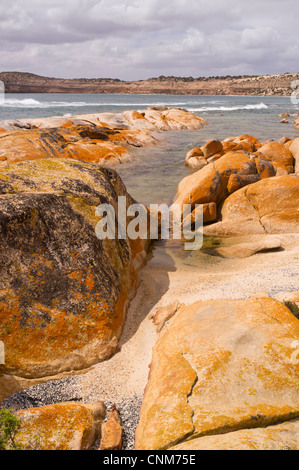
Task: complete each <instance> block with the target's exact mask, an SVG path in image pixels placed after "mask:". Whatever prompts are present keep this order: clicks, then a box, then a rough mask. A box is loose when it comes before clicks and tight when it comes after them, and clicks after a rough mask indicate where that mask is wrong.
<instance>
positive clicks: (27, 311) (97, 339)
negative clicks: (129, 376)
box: [0, 159, 147, 382]
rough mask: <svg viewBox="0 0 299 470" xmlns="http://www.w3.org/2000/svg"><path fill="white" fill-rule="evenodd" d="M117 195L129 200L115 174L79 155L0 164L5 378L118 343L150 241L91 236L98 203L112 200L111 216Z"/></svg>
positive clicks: (63, 365) (107, 352)
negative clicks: (69, 157)
mask: <svg viewBox="0 0 299 470" xmlns="http://www.w3.org/2000/svg"><path fill="white" fill-rule="evenodd" d="M118 196H124V197H126V198H127V206H129V205H131V204H132V203H133V202H134V201H133V199H132V198H131V197H130V196H129V194H128V193H127V192H126V189H125V186H124V184H123V183H122V181H121V179H120V178H119V176H118V175H117V173H116V172H115V171H113V170H110V169H104V168H99V167H98V166H97V165H92V164H88V163H83V162H80V161H77V160H71V159H44V160H32V161H28V162H24V163H19V164H15V165H10V166H8V167H7V168H6V169H2V170H1V171H0V234H1V245H0V341H3V343H4V345H5V367H4V370H2V372H3V374H6V376H8V375H11V376H14V377H17V378H19V377H21V378H25V379H35V378H45V377H49V376H54V375H56V374H60V373H63V372H66V371H75V370H80V369H84V368H87V367H89V366H90V365H92V364H95V363H97V362H99V361H103V360H105V359H107V358H109V357H111V355H113V354H114V353H116V352H117V351H118V350H119V346H118V339H119V338H120V335H121V333H122V328H123V325H124V321H125V315H126V311H127V308H128V305H129V302H130V300H131V299H132V297H133V296H134V294H135V291H136V287H137V283H138V273H137V270H138V269H139V268H140V266H141V265H142V263H145V261H146V248H147V241H141V240H140V239H137V240H136V241H132V240H130V239H129V238H126V239H124V240H118V238H117V237H116V239H113V240H110V239H107V240H100V239H98V238H97V236H96V226H97V224H98V223H99V221H100V219H99V216H97V215H96V212H95V211H96V208H97V207H98V206H99V205H100V204H103V203H105V204H110V205H112V207H114V209H115V211H116V216H117V208H118ZM116 220H117V219H116ZM127 223H128V220H127ZM1 380H2V381H3V380H4V381H5V375H4V376H2V378H0V382H1Z"/></svg>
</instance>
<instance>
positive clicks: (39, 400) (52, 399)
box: [2, 377, 81, 411]
mask: <svg viewBox="0 0 299 470" xmlns="http://www.w3.org/2000/svg"><path fill="white" fill-rule="evenodd" d="M77 382H78V377H68V378H65V379H62V380H53V381H50V382H46V383H44V384H40V385H35V386H34V387H31V388H29V389H27V390H23V391H21V392H18V393H16V394H14V395H11V396H10V397H9V398H6V399H5V400H3V402H2V407H3V408H12V409H13V410H15V411H18V410H24V409H26V408H39V407H41V406H47V405H55V404H56V403H63V402H66V401H80V400H81V396H80V392H79V390H78V389H77V388H76V385H77Z"/></svg>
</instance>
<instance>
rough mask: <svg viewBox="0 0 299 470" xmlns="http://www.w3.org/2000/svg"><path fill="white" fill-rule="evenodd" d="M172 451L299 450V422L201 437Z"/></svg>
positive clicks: (173, 448) (294, 421)
mask: <svg viewBox="0 0 299 470" xmlns="http://www.w3.org/2000/svg"><path fill="white" fill-rule="evenodd" d="M170 450H174V451H175V450H179V451H181V450H276V451H277V450H299V420H298V419H297V420H293V421H288V422H286V423H282V424H279V425H277V426H269V427H267V428H259V429H245V430H242V431H235V432H230V433H228V434H220V435H218V436H207V437H201V438H199V439H193V440H191V441H189V442H184V443H183V444H179V445H177V446H175V447H172V448H171V449H170Z"/></svg>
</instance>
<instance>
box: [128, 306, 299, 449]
mask: <svg viewBox="0 0 299 470" xmlns="http://www.w3.org/2000/svg"><path fill="white" fill-rule="evenodd" d="M298 338H299V321H298V320H297V319H296V318H295V317H294V316H293V315H292V313H291V312H290V311H289V310H288V309H287V308H286V307H285V306H284V305H282V304H281V303H280V302H278V301H276V300H273V299H271V298H269V297H256V298H254V299H250V300H227V301H226V300H222V301H221V300H219V301H216V300H215V301H206V302H196V303H195V304H192V305H189V306H187V307H184V306H183V307H181V308H180V309H179V310H177V311H176V313H175V315H174V317H173V318H172V319H171V320H170V322H169V323H168V325H167V326H165V327H164V329H163V330H162V333H161V334H160V336H159V338H158V341H157V343H156V345H155V347H154V350H153V360H152V365H151V371H150V377H149V382H148V385H147V388H146V391H145V396H144V400H143V404H142V408H141V417H140V422H139V425H138V428H137V431H136V449H137V450H163V449H170V448H171V447H173V446H175V445H178V444H180V445H181V447H180V448H181V449H182V448H186V449H188V448H189V447H188V446H189V442H190V443H192V442H194V440H195V439H199V442H200V439H201V438H202V437H204V436H208V435H210V434H225V433H232V432H234V431H237V430H241V429H251V428H261V427H265V426H272V425H275V424H277V423H281V422H284V421H289V420H292V419H294V418H296V417H298V416H299V406H298V380H299V365H298V363H296V362H294V361H292V354H293V351H294V350H293V343H294V341H295V340H296V339H298ZM199 445H200V444H199ZM184 446H186V447H184ZM191 448H192V444H191Z"/></svg>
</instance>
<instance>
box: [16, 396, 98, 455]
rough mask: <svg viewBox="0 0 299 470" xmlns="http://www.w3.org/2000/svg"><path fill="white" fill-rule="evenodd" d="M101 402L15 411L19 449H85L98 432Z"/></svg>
mask: <svg viewBox="0 0 299 470" xmlns="http://www.w3.org/2000/svg"><path fill="white" fill-rule="evenodd" d="M105 416H106V408H105V406H104V404H103V403H94V404H92V405H83V404H78V403H72V402H69V403H59V404H57V405H50V406H45V407H42V408H30V409H26V410H22V411H18V412H17V417H18V419H19V420H20V422H21V429H20V431H19V433H18V434H17V438H16V442H17V444H18V445H20V446H21V448H22V450H89V449H90V448H91V447H92V445H93V444H94V442H95V441H96V440H97V438H98V437H99V436H100V434H101V427H102V424H103V422H104V419H105Z"/></svg>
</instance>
